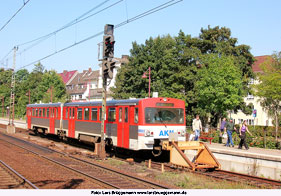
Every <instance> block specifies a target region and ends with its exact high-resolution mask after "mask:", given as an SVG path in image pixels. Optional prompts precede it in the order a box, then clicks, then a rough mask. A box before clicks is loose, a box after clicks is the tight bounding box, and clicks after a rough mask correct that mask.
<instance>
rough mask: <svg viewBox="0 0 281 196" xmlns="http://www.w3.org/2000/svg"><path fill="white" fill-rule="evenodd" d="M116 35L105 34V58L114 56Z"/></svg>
mask: <svg viewBox="0 0 281 196" xmlns="http://www.w3.org/2000/svg"><path fill="white" fill-rule="evenodd" d="M114 43H115V41H114V36H113V35H105V36H103V58H113V57H114Z"/></svg>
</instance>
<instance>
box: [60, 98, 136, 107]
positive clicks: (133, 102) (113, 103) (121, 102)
mask: <svg viewBox="0 0 281 196" xmlns="http://www.w3.org/2000/svg"><path fill="white" fill-rule="evenodd" d="M139 101H140V99H125V100H110V101H106V105H107V106H116V105H138V104H139ZM64 105H65V106H101V105H102V101H91V102H71V103H65V104H64Z"/></svg>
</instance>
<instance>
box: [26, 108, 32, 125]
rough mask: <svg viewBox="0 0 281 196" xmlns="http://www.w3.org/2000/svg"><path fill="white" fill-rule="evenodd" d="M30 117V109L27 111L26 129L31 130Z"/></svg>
mask: <svg viewBox="0 0 281 196" xmlns="http://www.w3.org/2000/svg"><path fill="white" fill-rule="evenodd" d="M31 116H32V109H31V108H29V109H27V128H28V129H31Z"/></svg>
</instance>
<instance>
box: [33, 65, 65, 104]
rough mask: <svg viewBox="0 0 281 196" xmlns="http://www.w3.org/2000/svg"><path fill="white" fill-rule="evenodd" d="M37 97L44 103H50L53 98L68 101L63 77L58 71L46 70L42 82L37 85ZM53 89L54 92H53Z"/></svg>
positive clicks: (56, 100) (57, 100) (54, 100)
mask: <svg viewBox="0 0 281 196" xmlns="http://www.w3.org/2000/svg"><path fill="white" fill-rule="evenodd" d="M36 90H37V93H38V94H37V98H38V100H40V101H42V102H43V103H49V102H50V100H51V94H52V101H53V102H65V101H66V97H67V96H66V88H65V84H64V83H63V81H62V78H61V77H60V76H59V75H58V74H57V72H56V71H54V70H51V71H46V72H45V73H44V74H43V76H42V80H41V82H40V83H39V84H38V87H37V89H36ZM51 91H52V93H51Z"/></svg>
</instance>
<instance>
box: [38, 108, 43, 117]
mask: <svg viewBox="0 0 281 196" xmlns="http://www.w3.org/2000/svg"><path fill="white" fill-rule="evenodd" d="M41 116H42V109H41V108H40V109H39V115H38V117H41Z"/></svg>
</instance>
